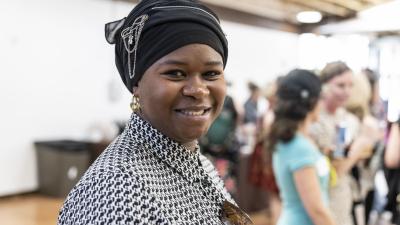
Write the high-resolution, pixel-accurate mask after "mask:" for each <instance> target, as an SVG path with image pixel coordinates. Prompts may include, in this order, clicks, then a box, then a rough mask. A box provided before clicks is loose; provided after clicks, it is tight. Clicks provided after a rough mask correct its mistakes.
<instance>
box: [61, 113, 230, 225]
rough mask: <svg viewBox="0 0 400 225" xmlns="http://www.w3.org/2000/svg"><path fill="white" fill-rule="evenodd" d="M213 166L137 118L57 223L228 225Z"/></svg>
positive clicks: (75, 193)
mask: <svg viewBox="0 0 400 225" xmlns="http://www.w3.org/2000/svg"><path fill="white" fill-rule="evenodd" d="M225 200H229V201H230V202H232V203H234V201H233V200H232V198H231V197H230V195H229V194H228V193H227V191H226V190H225V188H224V186H223V182H222V181H221V180H220V179H219V177H218V175H217V172H216V171H215V169H214V167H213V166H212V164H211V163H210V161H208V160H207V159H206V158H205V157H204V156H203V155H201V154H200V152H199V147H197V148H196V151H195V152H191V151H188V150H187V149H185V148H184V147H183V146H182V145H180V144H178V143H177V142H175V141H173V140H171V139H170V138H168V137H166V136H164V135H163V134H161V133H160V132H159V131H157V130H156V129H154V128H153V127H151V125H150V124H148V123H147V122H146V121H144V120H142V119H141V118H140V117H139V116H137V115H136V114H133V115H132V118H131V120H130V121H129V123H128V125H127V127H126V129H125V131H124V132H123V133H122V134H121V135H120V136H119V137H118V138H117V139H116V140H115V141H114V142H113V143H112V144H111V145H110V146H109V147H108V148H107V149H106V150H105V151H104V152H103V154H102V155H101V156H100V157H99V158H98V159H97V160H96V162H95V163H94V164H93V165H92V166H91V167H90V168H89V170H88V171H87V172H86V174H85V175H84V176H83V177H82V179H81V180H80V181H79V183H78V184H77V185H76V186H75V187H74V189H73V190H72V191H71V193H70V194H69V195H68V197H67V199H66V202H65V203H64V206H63V208H62V209H61V212H60V215H59V218H58V224H60V225H61V224H68V225H77V224H223V222H222V214H223V212H222V205H223V202H224V201H225Z"/></svg>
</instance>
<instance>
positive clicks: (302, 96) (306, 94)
mask: <svg viewBox="0 0 400 225" xmlns="http://www.w3.org/2000/svg"><path fill="white" fill-rule="evenodd" d="M309 96H310V92H308V91H307V90H306V89H303V90H301V92H300V97H301V98H302V99H307V98H308V97H309Z"/></svg>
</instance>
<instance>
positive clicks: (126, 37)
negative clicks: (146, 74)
mask: <svg viewBox="0 0 400 225" xmlns="http://www.w3.org/2000/svg"><path fill="white" fill-rule="evenodd" d="M148 18H149V16H148V15H147V14H144V15H141V16H139V17H137V18H136V19H135V20H134V21H133V23H132V25H131V26H130V27H127V28H125V29H124V30H123V31H122V32H121V37H122V40H123V42H124V46H125V50H126V51H127V52H128V70H129V78H130V79H132V78H133V77H134V76H135V68H136V51H137V47H138V44H139V38H140V34H141V33H142V29H143V27H144V24H145V22H146V20H147V19H148ZM132 53H133V54H134V56H133V68H132V63H131V54H132Z"/></svg>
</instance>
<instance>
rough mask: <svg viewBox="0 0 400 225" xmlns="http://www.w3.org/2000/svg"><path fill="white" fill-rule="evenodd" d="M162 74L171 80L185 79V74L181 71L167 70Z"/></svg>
mask: <svg viewBox="0 0 400 225" xmlns="http://www.w3.org/2000/svg"><path fill="white" fill-rule="evenodd" d="M162 74H163V75H165V76H168V77H169V78H172V79H181V78H184V77H185V73H184V72H183V71H181V70H169V71H166V72H164V73H162Z"/></svg>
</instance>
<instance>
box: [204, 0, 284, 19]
mask: <svg viewBox="0 0 400 225" xmlns="http://www.w3.org/2000/svg"><path fill="white" fill-rule="evenodd" d="M201 2H204V3H207V4H211V5H216V6H220V7H224V8H230V9H234V10H239V11H243V12H246V13H249V14H254V15H257V16H262V17H265V18H269V19H273V20H277V21H286V20H287V19H288V14H287V13H285V11H283V10H275V9H271V8H267V7H260V6H259V5H256V4H252V2H251V1H246V2H241V1H238V0H201Z"/></svg>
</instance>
